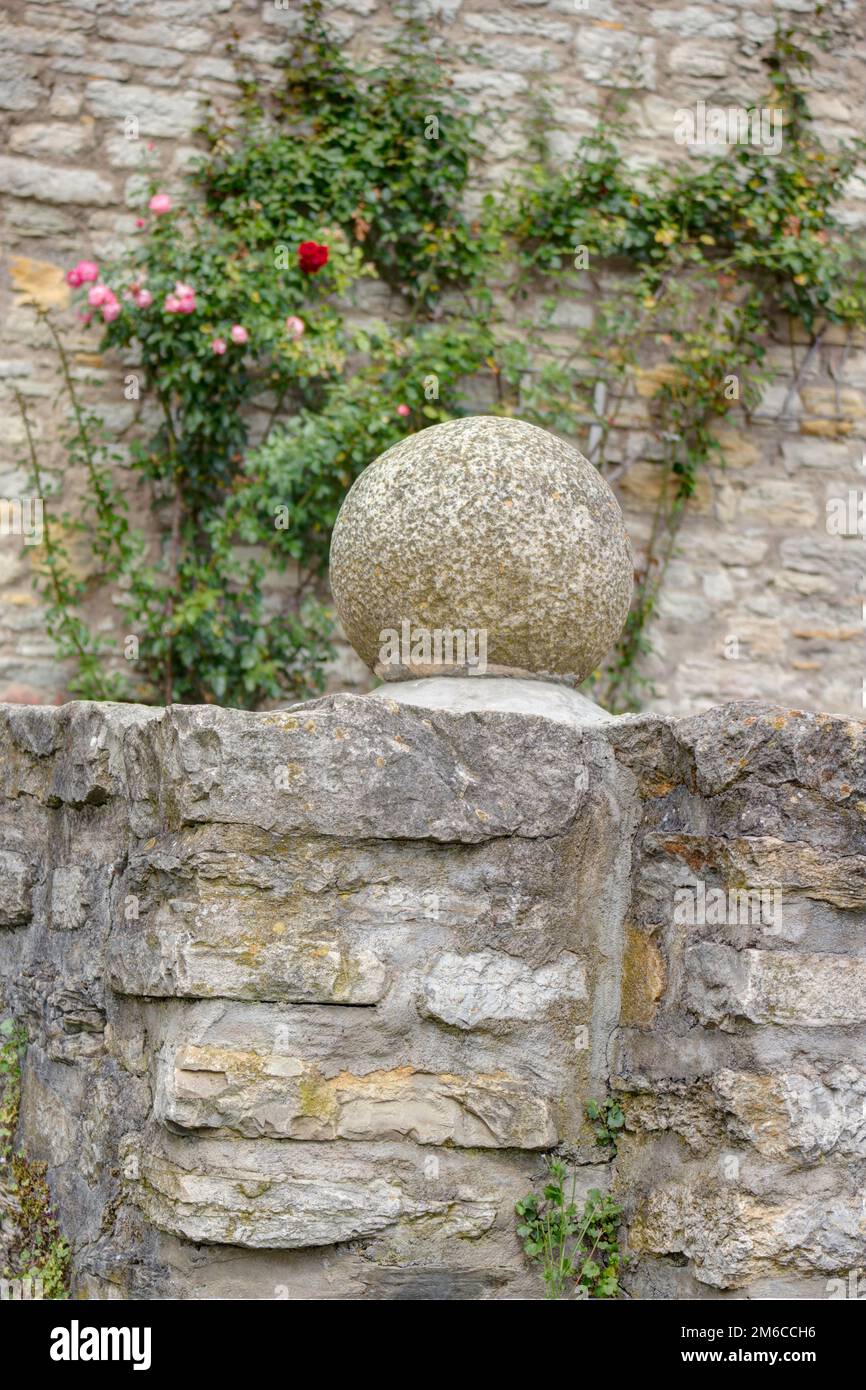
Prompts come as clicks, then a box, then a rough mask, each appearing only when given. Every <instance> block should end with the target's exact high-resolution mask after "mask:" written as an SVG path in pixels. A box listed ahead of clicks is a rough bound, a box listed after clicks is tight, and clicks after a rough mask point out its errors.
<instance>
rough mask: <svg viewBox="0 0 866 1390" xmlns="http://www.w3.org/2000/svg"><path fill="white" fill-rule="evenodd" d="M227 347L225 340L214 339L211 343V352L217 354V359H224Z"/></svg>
mask: <svg viewBox="0 0 866 1390" xmlns="http://www.w3.org/2000/svg"><path fill="white" fill-rule="evenodd" d="M226 347H227V343H226V340H225V338H214V340H213V342H212V343H211V351H212V352H215V353H216V355H217V357H222V355H223V353H224V352H225V350H226Z"/></svg>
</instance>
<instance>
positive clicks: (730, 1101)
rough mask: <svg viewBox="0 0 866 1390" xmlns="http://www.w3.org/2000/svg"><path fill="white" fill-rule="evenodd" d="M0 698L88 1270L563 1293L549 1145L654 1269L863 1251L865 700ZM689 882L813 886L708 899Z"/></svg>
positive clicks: (21, 957)
mask: <svg viewBox="0 0 866 1390" xmlns="http://www.w3.org/2000/svg"><path fill="white" fill-rule="evenodd" d="M0 729H2V732H0V775H2V797H0V885H2V892H0V912H2V916H0V1012H7V1013H10V1014H12V1015H13V1016H15V1017H17V1018H20V1019H23V1020H24V1021H25V1023H26V1026H27V1030H28V1034H29V1037H30V1046H29V1049H28V1052H27V1057H26V1064H25V1070H24V1082H23V1102H22V1110H21V1121H20V1126H19V1134H18V1136H17V1139H18V1142H19V1143H20V1144H21V1145H22V1146H23V1148H24V1150H25V1152H26V1153H27V1154H28V1155H29V1156H30V1157H31V1158H35V1159H41V1160H44V1161H46V1162H47V1163H48V1165H49V1180H50V1185H51V1190H52V1193H53V1196H54V1198H55V1200H56V1204H57V1208H58V1211H59V1215H60V1220H61V1223H62V1225H63V1228H64V1230H65V1232H66V1233H67V1235H68V1236H69V1238H70V1239H71V1240H72V1242H73V1246H74V1293H75V1294H76V1295H78V1296H89V1297H118V1298H130V1297H131V1298H168V1297H181V1298H191V1299H197V1298H217V1297H246V1298H262V1299H272V1298H290V1299H302V1298H305V1299H308V1298H325V1299H358V1298H373V1299H425V1300H440V1299H490V1298H503V1299H515V1298H534V1297H538V1296H540V1293H541V1286H540V1282H539V1280H538V1276H537V1274H536V1273H535V1272H534V1271H533V1270H531V1269H529V1268H527V1266H526V1265H525V1263H524V1260H523V1257H522V1253H521V1250H520V1242H519V1240H518V1238H517V1236H516V1232H515V1218H514V1215H513V1205H514V1202H515V1200H516V1199H517V1198H518V1197H520V1196H522V1195H523V1194H524V1193H525V1192H526V1191H528V1190H529V1188H530V1187H532V1186H537V1185H538V1184H539V1182H540V1180H541V1178H542V1175H543V1172H544V1159H543V1155H544V1154H546V1153H548V1152H550V1151H552V1150H554V1149H558V1150H559V1151H560V1152H561V1153H562V1154H564V1155H565V1157H566V1158H567V1160H568V1161H569V1163H571V1164H573V1165H575V1166H576V1169H577V1172H578V1176H579V1183H580V1188H581V1190H583V1189H586V1188H589V1187H591V1186H598V1187H601V1188H608V1187H611V1188H612V1189H613V1191H614V1192H615V1193H616V1195H617V1196H618V1198H619V1200H620V1201H621V1202H622V1204H623V1206H624V1208H625V1213H626V1216H625V1227H624V1238H625V1239H626V1240H627V1242H628V1245H629V1247H630V1249H631V1251H632V1262H631V1264H630V1266H629V1268H628V1270H627V1272H626V1274H625V1277H624V1284H625V1287H626V1289H627V1291H628V1293H629V1294H630V1295H631V1296H633V1297H648V1298H666V1297H671V1296H677V1297H681V1298H701V1297H707V1296H719V1295H722V1296H725V1295H727V1296H730V1297H732V1298H734V1299H743V1298H759V1297H765V1296H767V1294H768V1293H780V1292H783V1293H784V1294H785V1296H792V1297H797V1296H807V1295H808V1296H818V1297H823V1296H827V1290H828V1287H829V1286H828V1281H829V1280H832V1279H845V1278H847V1275H848V1273H849V1271H851V1270H852V1269H857V1268H859V1267H861V1266H862V1264H863V1252H864V1237H866V1218H864V1215H863V1204H862V1198H861V1193H862V1189H863V1182H864V1176H866V1173H864V1167H866V1165H864V1158H866V1120H864V1098H866V948H864V935H863V925H864V921H866V916H864V908H866V875H864V869H866V853H864V831H863V825H864V817H866V763H864V752H866V731H864V726H863V725H862V724H853V723H846V722H845V721H843V720H841V719H838V718H833V717H831V716H827V715H819V716H812V715H806V714H800V713H797V712H793V711H788V710H783V709H779V708H773V707H767V706H762V705H758V704H744V705H733V706H728V707H725V708H723V709H720V710H715V711H712V712H710V713H707V714H705V715H701V716H697V717H694V718H691V719H688V720H684V721H681V722H676V721H674V720H672V719H670V718H665V717H660V716H657V715H645V716H640V717H628V718H624V719H620V720H611V721H606V722H599V721H598V719H597V716H596V717H595V718H593V719H592V720H591V721H590V722H587V723H586V724H585V725H581V724H580V723H575V722H570V723H564V722H559V721H558V720H556V719H553V718H541V717H538V716H533V715H525V714H506V713H492V712H487V713H457V712H453V711H446V710H436V711H433V710H428V709H419V708H414V707H412V706H410V705H405V704H404V705H401V704H397V703H395V702H394V701H393V700H391V699H390V698H388V697H387V696H382V697H376V698H372V697H363V696H356V695H349V694H343V695H333V696H328V697H325V698H323V699H321V700H317V701H314V702H311V703H309V704H305V705H302V706H296V707H295V708H293V709H291V710H288V711H284V712H275V713H270V714H244V713H240V712H237V711H228V710H220V709H216V708H212V707H207V708H204V707H202V708H190V707H177V706H175V707H172V708H170V709H168V710H165V711H162V710H160V711H156V710H153V709H148V708H143V707H137V706H119V705H91V704H82V703H72V704H68V705H66V706H65V707H64V708H63V709H60V710H51V709H48V708H22V707H13V706H7V707H4V709H3V710H2V724H0ZM696 883H698V884H700V885H702V892H703V893H704V895H705V898H706V900H707V901H709V900H710V895H711V892H712V889H713V888H719V887H723V888H725V889H740V890H745V889H751V890H753V892H754V891H756V890H759V889H764V890H767V889H768V888H769V887H770V886H771V885H772V886H774V887H775V888H776V889H777V891H778V893H779V894H780V904H781V909H780V910H776V909H778V908H779V903H776V904H775V909H774V911H773V912H772V913H768V912H766V911H765V912H764V913H763V915H761V914H759V915H758V917H756V916H755V913H754V911H753V910H750V911H749V913H747V914H746V920H740V918H741V916H742V914H739V913H734V914H733V915H732V913H731V912H730V911H728V912H727V915H726V917H725V921H724V922H723V923H721V924H718V923H716V921H715V918H714V916H713V915H712V914H711V913H710V912H707V913H706V914H705V915H706V918H707V921H708V922H709V925H707V924H704V925H702V924H701V922H700V920H698V921H696V922H694V923H693V924H688V923H685V924H684V923H682V922H679V924H678V921H677V917H678V916H679V917H680V918H681V917H682V913H681V912H679V909H678V908H677V902H678V899H677V889H678V888H682V887H683V886H684V885H691V886H692V888H694V885H695V884H696ZM764 906H765V907H766V906H767V904H766V903H765V904H764ZM696 915H697V917H698V918H700V917H701V915H702V914H701V913H700V912H699V913H697V914H696ZM608 1089H613V1090H614V1091H615V1092H617V1093H619V1094H620V1095H621V1096H622V1100H623V1106H624V1109H625V1113H626V1118H627V1130H626V1133H625V1135H624V1136H623V1138H622V1140H621V1142H620V1145H619V1153H618V1155H617V1156H616V1158H615V1159H612V1158H611V1154H610V1151H609V1150H608V1149H607V1148H605V1147H603V1146H600V1145H599V1144H597V1143H596V1141H595V1139H594V1138H593V1135H592V1132H591V1130H590V1128H589V1127H588V1126H587V1124H586V1122H585V1120H584V1117H583V1105H584V1102H585V1101H586V1100H587V1099H589V1098H591V1097H593V1098H600V1097H601V1096H603V1095H604V1094H605V1093H606V1092H607V1091H608Z"/></svg>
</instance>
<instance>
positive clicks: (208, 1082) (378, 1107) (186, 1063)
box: [156, 1046, 556, 1149]
mask: <svg viewBox="0 0 866 1390" xmlns="http://www.w3.org/2000/svg"><path fill="white" fill-rule="evenodd" d="M162 1086H163V1088H164V1089H163V1091H162V1092H161V1099H159V1098H158V1101H157V1110H156V1113H157V1115H158V1116H159V1118H161V1119H163V1120H167V1121H169V1122H170V1123H171V1124H172V1125H173V1126H177V1127H178V1128H183V1129H205V1128H218V1129H225V1130H229V1131H232V1132H234V1133H237V1134H241V1135H244V1136H245V1137H247V1138H288V1139H318V1140H327V1139H354V1140H363V1139H402V1138H406V1139H413V1140H415V1142H416V1143H419V1144H446V1143H447V1144H454V1145H456V1146H457V1147H458V1148H467V1147H468V1148H491V1147H492V1148H523V1149H543V1148H547V1147H549V1146H550V1145H551V1144H554V1143H555V1142H556V1128H555V1125H554V1123H553V1120H552V1118H551V1114H550V1108H549V1106H548V1105H547V1104H546V1103H545V1101H544V1099H543V1098H542V1097H540V1096H538V1095H537V1094H535V1092H534V1090H533V1089H532V1088H531V1087H530V1086H529V1085H528V1084H526V1083H523V1082H518V1081H515V1080H514V1079H513V1078H511V1077H508V1076H505V1075H501V1074H497V1075H494V1076H472V1077H462V1076H449V1075H447V1074H446V1075H439V1076H436V1075H430V1074H427V1073H425V1072H423V1071H420V1070H417V1069H416V1068H414V1067H410V1066H407V1067H397V1068H395V1069H393V1070H391V1071H379V1072H369V1073H367V1074H366V1075H358V1076H355V1075H352V1074H351V1073H348V1072H340V1073H338V1074H337V1075H336V1076H325V1075H323V1074H322V1072H321V1070H320V1069H319V1067H317V1066H316V1065H315V1064H312V1063H310V1062H308V1061H305V1060H304V1059H302V1058H299V1057H290V1056H285V1055H282V1054H280V1053H269V1054H268V1053H265V1054H263V1053H259V1052H237V1051H230V1050H229V1049H227V1048H215V1047H195V1046H187V1047H182V1048H180V1049H179V1050H178V1052H177V1053H176V1055H175V1056H174V1057H173V1058H170V1059H169V1060H168V1063H167V1065H166V1068H165V1075H164V1079H163V1082H162Z"/></svg>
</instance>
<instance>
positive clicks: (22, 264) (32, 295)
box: [9, 256, 70, 309]
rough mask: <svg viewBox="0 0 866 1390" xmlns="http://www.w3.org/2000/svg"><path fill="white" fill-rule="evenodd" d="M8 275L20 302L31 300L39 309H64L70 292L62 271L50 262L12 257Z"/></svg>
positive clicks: (24, 257)
mask: <svg viewBox="0 0 866 1390" xmlns="http://www.w3.org/2000/svg"><path fill="white" fill-rule="evenodd" d="M9 273H10V275H11V276H12V283H13V285H14V286H15V291H16V294H17V295H18V296H19V299H20V301H22V302H23V301H25V300H33V301H34V302H35V303H36V304H38V305H39V308H40V309H65V308H67V306H68V304H69V296H70V290H69V286H68V285H67V283H66V278H65V276H64V274H63V270H62V269H61V267H60V266H59V265H53V264H52V262H51V261H34V260H30V258H29V257H27V256H13V257H12V259H11V261H10V262H9Z"/></svg>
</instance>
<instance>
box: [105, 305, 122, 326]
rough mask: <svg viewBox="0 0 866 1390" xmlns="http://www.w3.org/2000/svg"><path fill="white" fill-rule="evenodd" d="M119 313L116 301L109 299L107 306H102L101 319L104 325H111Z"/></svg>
mask: <svg viewBox="0 0 866 1390" xmlns="http://www.w3.org/2000/svg"><path fill="white" fill-rule="evenodd" d="M119 313H120V305H119V304H118V302H117V300H116V299H110V300H109V301H108V303H107V304H103V306H102V317H103V319H104V320H105V322H106V323H111V322H112V321H113V320H114V319H116V318H117V316H118V314H119Z"/></svg>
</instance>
